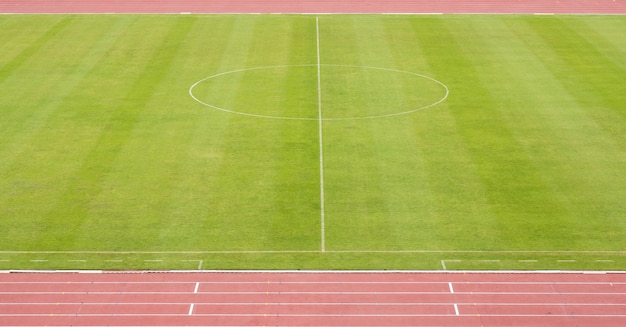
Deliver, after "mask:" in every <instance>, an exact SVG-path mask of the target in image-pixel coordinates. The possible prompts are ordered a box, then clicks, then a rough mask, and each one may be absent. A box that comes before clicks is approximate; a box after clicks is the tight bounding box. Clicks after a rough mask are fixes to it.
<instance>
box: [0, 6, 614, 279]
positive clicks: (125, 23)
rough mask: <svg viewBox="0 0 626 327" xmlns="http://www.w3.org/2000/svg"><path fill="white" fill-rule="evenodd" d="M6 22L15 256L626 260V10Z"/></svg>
mask: <svg viewBox="0 0 626 327" xmlns="http://www.w3.org/2000/svg"><path fill="white" fill-rule="evenodd" d="M0 26H1V27H2V28H1V29H0V36H1V37H2V39H3V40H6V41H5V42H4V46H3V48H2V50H1V51H0V67H2V68H1V69H0V89H1V90H2V93H0V104H1V106H2V108H1V115H2V119H0V158H1V159H0V192H1V194H2V196H1V197H0V231H2V232H1V233H2V237H0V269H40V268H41V269H196V268H198V267H201V268H204V269H246V268H247V269H440V268H442V265H443V266H445V267H446V268H449V269H604V270H610V269H625V268H626V252H625V246H626V219H625V218H626V205H625V204H624V199H626V187H624V186H625V185H626V177H625V176H626V175H625V174H624V167H625V166H626V165H625V164H626V138H624V137H623V136H624V135H626V109H625V108H626V92H624V81H623V77H624V75H625V73H626V60H625V59H624V58H626V40H624V38H623V37H622V36H623V35H625V34H626V18H625V17H624V16H550V17H543V16H542V17H537V16H500V15H486V16H482V15H477V16H463V15H454V16H448V15H444V16H387V15H386V16H379V15H350V16H342V15H331V16H320V17H319V40H320V43H319V45H320V47H319V50H320V52H319V53H320V60H321V63H322V65H321V66H320V67H319V72H320V81H321V84H320V91H321V99H322V101H321V105H320V104H319V103H318V93H317V90H318V89H317V88H318V79H317V77H318V76H317V70H318V66H317V59H318V58H317V42H316V36H317V33H316V17H315V16H307V15H281V16H276V15H267V16H266V15H216V16H212V15H208V16H195V15H180V16H179V15H173V16H159V15H154V16H151V15H52V16H44V15H34V16H29V15H24V16H13V15H8V16H2V17H0ZM259 67H266V68H260V69H251V70H245V71H240V70H242V69H250V68H259ZM379 68H384V69H392V70H397V71H391V70H381V69H379ZM406 72H410V73H416V74H423V75H424V76H427V77H431V78H434V79H436V80H437V81H440V82H441V83H443V84H444V85H445V86H446V87H447V88H448V89H449V92H450V94H449V96H448V97H447V98H446V99H445V101H443V102H442V103H440V104H438V105H436V106H434V107H432V108H428V109H425V110H420V111H417V112H414V113H410V114H406V115H398V116H392V117H386V118H372V119H358V120H347V119H345V118H352V117H370V116H378V115H387V114H394V113H399V112H404V111H411V110H414V109H419V108H422V107H427V106H428V105H429V104H432V103H435V102H437V101H439V100H440V99H442V98H443V97H445V90H444V89H443V88H442V86H441V85H439V84H437V83H434V82H433V81H431V80H428V79H427V78H423V77H420V76H417V75H412V74H410V73H406ZM222 73H225V74H223V75H219V76H215V77H213V78H210V79H208V80H205V81H203V82H201V83H199V84H198V86H197V88H196V89H194V91H193V92H194V95H195V96H197V97H198V98H199V99H201V100H202V101H203V102H205V103H207V104H210V105H212V106H217V107H219V108H222V109H227V110H232V111H236V112H239V113H247V114H253V115H267V116H278V117H284V118H298V119H268V118H259V117H250V116H245V115H239V114H233V113H228V112H223V111H219V110H216V109H215V108H211V107H207V106H204V105H202V104H200V103H198V102H196V101H194V100H193V99H192V97H191V96H190V95H189V93H188V91H189V88H190V86H191V85H193V84H194V83H196V82H198V81H200V80H202V79H205V78H207V77H209V76H214V75H216V74H222ZM320 108H321V110H322V115H323V117H325V118H341V119H340V120H324V121H322V123H321V126H322V128H321V133H322V135H323V142H322V150H323V160H322V161H323V167H324V174H323V179H324V187H323V188H322V187H320V162H321V160H320V122H319V121H318V119H317V118H318V111H319V109H320ZM322 189H323V191H324V195H325V196H324V209H325V210H324V228H323V231H324V239H323V240H324V247H325V250H326V251H325V252H323V253H322V252H321V247H322V226H321V221H322V215H321V203H320V202H321V201H320V191H321V190H322ZM442 260H443V261H442ZM458 260H461V261H458Z"/></svg>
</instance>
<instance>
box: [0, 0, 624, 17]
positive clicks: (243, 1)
mask: <svg viewBox="0 0 626 327" xmlns="http://www.w3.org/2000/svg"><path fill="white" fill-rule="evenodd" d="M181 12H190V13H570V14H571V13H578V14H587V13H597V14H625V13H626V1H624V0H376V1H374V0H343V1H342V0H287V1H285V0H0V13H181Z"/></svg>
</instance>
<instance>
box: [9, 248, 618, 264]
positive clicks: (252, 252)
mask: <svg viewBox="0 0 626 327" xmlns="http://www.w3.org/2000/svg"><path fill="white" fill-rule="evenodd" d="M319 252H320V251H319V250H232V251H228V250H224V251H221V250H214V251H212V250H208V251H200V250H198V251H0V254H118V255H124V254H127V255H136V254H178V255H184V254H281V253H319ZM326 252H328V253H380V254H401V253H405V254H429V253H430V254H435V253H444V254H586V255H589V254H597V255H619V256H623V255H626V251H602V250H598V251H595V250H589V251H567V250H563V251H551V250H546V251H541V250H417V249H416V250H326ZM111 261H115V260H111ZM446 261H454V260H446ZM596 261H597V262H612V260H596Z"/></svg>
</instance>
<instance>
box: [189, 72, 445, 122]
mask: <svg viewBox="0 0 626 327" xmlns="http://www.w3.org/2000/svg"><path fill="white" fill-rule="evenodd" d="M314 66H318V67H320V66H325V67H344V68H361V69H373V70H380V71H387V72H394V73H402V74H408V75H413V76H417V77H421V78H424V79H427V80H429V81H431V82H434V83H436V84H439V86H441V87H442V88H443V89H444V90H445V94H444V95H443V97H442V98H441V99H439V100H437V101H436V102H433V103H431V104H428V105H425V106H422V107H418V108H413V109H410V110H406V111H402V112H394V113H389V114H380V115H371V116H357V117H330V118H322V120H329V121H344V120H360V119H374V118H386V117H395V116H400V115H407V114H411V113H414V112H417V111H421V110H425V109H429V108H432V107H434V106H436V105H438V104H440V103H442V102H444V101H445V100H446V99H447V98H448V96H449V94H450V90H449V89H448V86H447V85H446V84H444V83H443V82H441V81H438V80H436V79H434V78H432V77H430V76H427V75H423V74H418V73H414V72H410V71H406V70H399V69H393V68H385V67H374V66H359V65H345V64H321V63H319V62H318V63H317V64H300V65H277V66H259V67H252V68H242V69H235V70H230V71H226V72H222V73H217V74H213V75H211V76H208V77H205V78H203V79H201V80H199V81H197V82H195V83H193V84H192V85H191V86H190V87H189V96H190V97H191V98H192V99H194V100H195V101H196V102H198V103H200V104H202V105H203V106H206V107H209V108H212V109H216V110H219V111H223V112H228V113H231V114H237V115H243V116H248V117H256V118H269V119H282V120H308V121H318V120H320V117H316V118H312V117H311V118H307V117H284V116H272V115H262V114H255V113H247V112H242V111H236V110H232V109H227V108H222V107H219V106H216V105H212V104H210V103H207V102H204V101H202V100H201V99H199V98H197V97H196V96H195V95H194V94H193V90H194V89H195V88H196V86H198V85H199V84H201V83H202V82H205V81H207V80H210V79H213V78H216V77H220V76H224V75H228V74H234V73H240V72H247V71H255V70H262V69H275V68H288V67H314Z"/></svg>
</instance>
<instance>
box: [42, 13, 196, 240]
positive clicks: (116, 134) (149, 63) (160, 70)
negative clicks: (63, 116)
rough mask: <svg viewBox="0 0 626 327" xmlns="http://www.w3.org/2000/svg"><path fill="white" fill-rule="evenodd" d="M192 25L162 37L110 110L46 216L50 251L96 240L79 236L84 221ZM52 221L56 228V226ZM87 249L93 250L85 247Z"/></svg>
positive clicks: (183, 21) (181, 23) (181, 24)
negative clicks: (124, 92)
mask: <svg viewBox="0 0 626 327" xmlns="http://www.w3.org/2000/svg"><path fill="white" fill-rule="evenodd" d="M193 22H194V20H193V19H191V18H187V17H185V18H180V19H178V20H177V21H174V22H171V25H168V26H167V30H166V31H167V32H166V33H164V34H161V35H163V38H162V39H160V40H159V41H158V42H159V44H160V46H158V47H151V49H152V50H153V52H152V53H151V54H150V55H149V56H148V57H146V58H142V59H143V60H144V63H145V64H144V66H143V68H142V71H141V72H140V73H139V74H138V75H136V76H134V78H133V79H132V80H131V81H132V84H131V85H130V87H129V89H128V90H127V93H126V94H125V95H123V98H124V99H125V101H124V102H123V103H121V105H120V106H119V107H117V108H109V109H112V112H111V116H110V117H109V119H108V122H107V123H106V124H105V125H104V126H103V129H102V131H101V134H100V136H99V137H98V139H97V140H96V141H95V143H94V144H93V145H91V147H90V148H89V150H88V151H87V152H86V156H85V158H84V159H83V161H82V163H81V166H80V167H79V168H78V170H77V171H76V172H75V173H74V179H73V183H71V184H70V185H68V186H67V188H66V189H65V191H64V192H63V193H62V194H61V195H60V196H59V200H58V201H59V202H58V205H57V206H56V207H55V208H53V209H52V210H51V212H49V213H48V214H47V215H46V216H47V220H48V222H49V223H48V226H50V228H51V232H53V233H54V234H55V235H56V237H55V238H54V239H53V240H50V239H47V240H48V241H52V244H48V245H47V246H49V247H50V248H59V249H61V248H64V247H67V246H76V244H75V242H76V240H81V239H82V240H86V241H87V243H89V242H90V241H91V238H90V237H87V238H85V236H84V235H82V234H81V233H77V231H78V230H79V228H80V226H81V225H82V224H83V223H84V221H86V220H88V219H89V217H90V214H89V213H90V210H91V207H92V204H93V203H92V200H93V199H94V197H95V196H97V194H98V193H100V192H101V191H102V188H103V186H104V182H105V181H106V178H107V176H108V174H109V173H110V171H111V169H112V168H113V166H114V165H115V162H116V160H117V157H118V155H119V153H120V152H121V151H123V149H124V146H125V144H126V143H127V142H128V139H129V137H131V135H132V134H133V130H134V128H135V126H136V123H137V121H138V118H139V115H140V113H141V112H142V110H144V109H145V107H146V103H147V102H148V101H149V100H150V97H151V96H152V95H153V93H154V91H155V88H156V86H158V85H159V84H160V83H162V82H163V77H164V75H165V74H166V73H167V72H168V69H169V68H170V63H171V61H172V60H173V58H174V57H175V54H176V52H177V51H178V50H179V49H180V48H179V46H178V45H179V44H180V43H181V42H182V41H183V40H184V39H185V36H186V34H187V33H188V31H189V30H190V29H191V27H192V26H193ZM155 35H159V34H155ZM143 37H146V36H145V35H144V36H143ZM129 50H130V49H129ZM137 159H139V160H140V158H137ZM137 217H141V213H138V215H137V216H134V215H132V214H131V213H130V212H125V213H123V215H122V216H119V217H117V219H120V220H127V219H131V220H132V219H133V218H137ZM52 221H53V222H54V223H51V222H52ZM108 227H109V225H107V224H106V222H104V221H103V222H102V225H100V228H108ZM44 232H47V231H44ZM144 232H145V231H144ZM88 246H90V245H89V244H84V245H83V247H88Z"/></svg>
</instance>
